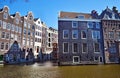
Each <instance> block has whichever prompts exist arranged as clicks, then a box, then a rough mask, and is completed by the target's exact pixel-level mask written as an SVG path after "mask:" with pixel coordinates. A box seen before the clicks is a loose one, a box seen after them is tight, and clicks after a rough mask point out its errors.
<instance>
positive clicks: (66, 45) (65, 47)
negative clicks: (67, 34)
mask: <svg viewBox="0 0 120 78" xmlns="http://www.w3.org/2000/svg"><path fill="white" fill-rule="evenodd" d="M68 49H69V44H68V43H63V52H64V53H66V52H68V51H69V50H68Z"/></svg>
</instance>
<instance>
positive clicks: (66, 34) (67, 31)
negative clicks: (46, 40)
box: [63, 30, 69, 39]
mask: <svg viewBox="0 0 120 78" xmlns="http://www.w3.org/2000/svg"><path fill="white" fill-rule="evenodd" d="M63 38H64V39H68V38H69V30H63Z"/></svg>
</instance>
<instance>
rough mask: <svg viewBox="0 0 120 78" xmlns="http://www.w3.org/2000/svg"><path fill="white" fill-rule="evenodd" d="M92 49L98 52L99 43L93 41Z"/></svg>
mask: <svg viewBox="0 0 120 78" xmlns="http://www.w3.org/2000/svg"><path fill="white" fill-rule="evenodd" d="M94 51H95V52H100V44H99V43H94Z"/></svg>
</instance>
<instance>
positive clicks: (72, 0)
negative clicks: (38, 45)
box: [0, 0, 120, 29]
mask: <svg viewBox="0 0 120 78" xmlns="http://www.w3.org/2000/svg"><path fill="white" fill-rule="evenodd" d="M0 1H1V0H0ZM6 1H7V2H2V3H1V4H0V5H1V6H0V8H2V7H3V6H4V5H7V6H9V8H10V14H13V13H15V12H16V11H18V12H20V14H21V16H24V15H26V14H27V12H28V11H32V12H33V14H34V17H35V18H38V17H39V18H40V19H41V20H42V21H43V22H45V23H46V25H47V26H48V27H50V26H51V27H54V28H56V29H57V28H58V24H57V20H58V19H57V17H58V13H59V11H69V12H71V11H72V12H83V13H90V12H91V10H97V11H98V13H101V11H102V10H104V9H105V8H106V6H108V7H109V8H112V7H113V6H116V7H117V9H118V10H120V0H29V2H24V0H16V1H15V2H13V3H9V2H8V0H6Z"/></svg>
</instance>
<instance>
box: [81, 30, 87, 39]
mask: <svg viewBox="0 0 120 78" xmlns="http://www.w3.org/2000/svg"><path fill="white" fill-rule="evenodd" d="M83 31H85V32H86V38H83V36H82V32H83ZM81 39H87V31H86V30H81Z"/></svg>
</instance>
